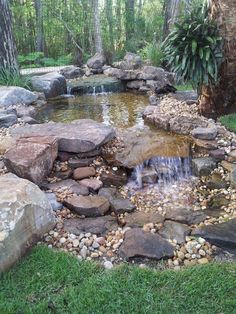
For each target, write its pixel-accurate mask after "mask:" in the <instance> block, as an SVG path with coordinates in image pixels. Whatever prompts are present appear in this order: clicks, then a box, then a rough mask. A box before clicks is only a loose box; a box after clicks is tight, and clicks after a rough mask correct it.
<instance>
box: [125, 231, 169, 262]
mask: <svg viewBox="0 0 236 314" xmlns="http://www.w3.org/2000/svg"><path fill="white" fill-rule="evenodd" d="M119 255H120V256H121V257H122V258H124V259H129V258H132V257H148V258H153V259H157V260H159V259H161V258H166V257H172V256H174V247H173V246H172V245H171V244H170V243H169V242H168V241H166V240H165V239H163V238H162V237H161V236H159V235H158V234H153V233H148V232H145V231H143V230H142V229H140V228H134V229H131V230H128V231H127V232H126V233H125V239H124V242H123V243H122V244H121V246H120V249H119Z"/></svg>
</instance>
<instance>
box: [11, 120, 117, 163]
mask: <svg viewBox="0 0 236 314" xmlns="http://www.w3.org/2000/svg"><path fill="white" fill-rule="evenodd" d="M11 133H12V135H13V136H14V137H18V138H19V137H24V136H39V135H41V136H52V137H56V138H57V139H58V144H59V150H60V151H63V152H71V153H85V154H84V155H86V156H83V158H85V157H87V155H88V153H89V152H91V151H95V150H97V149H98V148H100V147H101V146H102V145H103V144H105V143H107V142H108V141H110V140H111V139H113V138H114V137H115V131H114V129H112V128H110V127H108V126H106V125H104V124H102V123H98V122H96V121H93V120H90V119H81V120H75V121H73V122H72V123H71V124H66V123H54V122H50V123H44V124H38V125H27V126H21V127H18V128H15V129H14V130H11ZM97 154H99V150H98V152H97Z"/></svg>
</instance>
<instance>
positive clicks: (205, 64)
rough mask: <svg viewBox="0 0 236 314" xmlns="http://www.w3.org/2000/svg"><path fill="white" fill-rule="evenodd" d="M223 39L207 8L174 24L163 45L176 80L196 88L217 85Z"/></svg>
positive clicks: (196, 10) (192, 13)
mask: <svg viewBox="0 0 236 314" xmlns="http://www.w3.org/2000/svg"><path fill="white" fill-rule="evenodd" d="M221 48H222V38H221V37H220V36H219V33H218V30H217V26H216V24H215V22H214V21H212V20H211V19H210V18H209V17H208V8H207V7H206V6H204V8H203V9H202V8H199V7H198V8H195V9H194V10H193V11H192V12H191V13H190V14H187V15H186V16H185V17H184V19H183V21H182V23H181V24H178V23H176V24H175V29H174V30H173V31H172V32H171V33H170V35H169V36H168V37H167V39H166V40H165V42H164V44H163V52H164V56H165V60H166V61H167V62H168V65H170V66H171V70H172V71H174V72H175V73H176V75H177V77H179V78H181V79H183V80H184V81H191V83H192V84H193V86H194V87H195V88H200V87H201V86H202V85H207V86H210V85H214V84H215V83H216V82H217V80H218V69H219V66H220V64H221V62H222V53H221Z"/></svg>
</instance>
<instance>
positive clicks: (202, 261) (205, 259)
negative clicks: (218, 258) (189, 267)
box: [198, 257, 209, 265]
mask: <svg viewBox="0 0 236 314" xmlns="http://www.w3.org/2000/svg"><path fill="white" fill-rule="evenodd" d="M198 263H199V264H201V265H204V264H208V263H209V261H208V259H207V258H206V257H203V258H200V259H199V260H198Z"/></svg>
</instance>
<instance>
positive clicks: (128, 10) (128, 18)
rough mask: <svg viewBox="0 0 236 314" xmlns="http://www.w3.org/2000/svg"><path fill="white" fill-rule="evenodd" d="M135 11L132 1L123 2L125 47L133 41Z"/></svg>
mask: <svg viewBox="0 0 236 314" xmlns="http://www.w3.org/2000/svg"><path fill="white" fill-rule="evenodd" d="M134 26H135V9H134V0H125V37H126V46H127V45H128V44H129V43H128V42H129V41H130V40H131V39H133V36H134V31H135V27H134Z"/></svg>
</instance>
